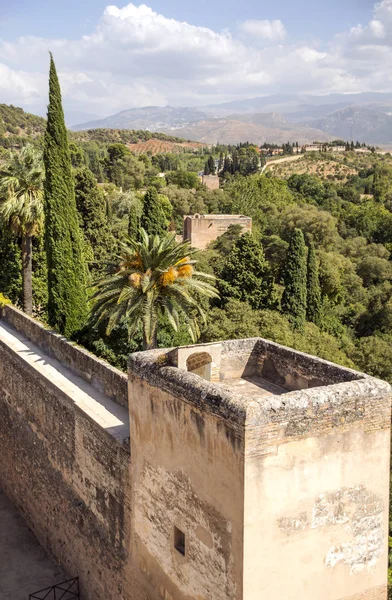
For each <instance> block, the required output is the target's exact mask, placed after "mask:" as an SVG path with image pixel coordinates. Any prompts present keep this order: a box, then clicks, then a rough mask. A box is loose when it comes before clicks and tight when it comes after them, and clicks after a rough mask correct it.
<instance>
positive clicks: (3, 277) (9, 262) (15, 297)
mask: <svg viewBox="0 0 392 600" xmlns="http://www.w3.org/2000/svg"><path fill="white" fill-rule="evenodd" d="M0 265H1V267H0V292H1V293H3V294H4V295H5V296H7V298H9V299H10V300H11V301H12V302H13V303H14V304H19V303H20V302H21V299H22V258H21V250H20V245H19V244H18V240H17V238H16V237H15V236H14V235H13V234H12V232H11V231H10V230H9V229H0Z"/></svg>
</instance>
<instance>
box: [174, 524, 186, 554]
mask: <svg viewBox="0 0 392 600" xmlns="http://www.w3.org/2000/svg"><path fill="white" fill-rule="evenodd" d="M174 547H175V549H176V550H177V552H179V553H180V554H182V556H185V533H183V532H182V531H181V529H178V527H174Z"/></svg>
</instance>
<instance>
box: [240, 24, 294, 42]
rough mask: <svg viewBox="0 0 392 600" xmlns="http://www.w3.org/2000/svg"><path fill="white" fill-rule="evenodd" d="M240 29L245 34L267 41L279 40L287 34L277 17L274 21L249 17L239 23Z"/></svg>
mask: <svg viewBox="0 0 392 600" xmlns="http://www.w3.org/2000/svg"><path fill="white" fill-rule="evenodd" d="M240 30H241V31H242V32H243V33H245V34H247V35H250V36H253V37H255V38H260V39H262V40H268V41H278V42H280V41H282V40H284V38H285V37H286V35H287V31H286V27H285V26H284V25H283V23H282V21H280V20H279V19H276V20H274V21H268V20H263V21H258V20H252V19H251V20H248V21H244V22H243V23H241V25H240Z"/></svg>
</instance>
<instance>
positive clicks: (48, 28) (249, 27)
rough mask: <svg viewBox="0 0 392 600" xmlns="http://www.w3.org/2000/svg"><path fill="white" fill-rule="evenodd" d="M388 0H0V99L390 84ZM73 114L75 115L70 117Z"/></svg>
mask: <svg viewBox="0 0 392 600" xmlns="http://www.w3.org/2000/svg"><path fill="white" fill-rule="evenodd" d="M391 46H392V0H379V1H377V2H374V1H373V0H328V1H324V2H320V1H319V0H317V1H315V0H312V1H310V0H296V2H294V1H293V0H274V1H273V2H271V1H269V2H266V1H265V0H242V2H240V1H239V0H225V1H222V0H214V2H211V0H197V1H196V0H194V1H193V2H190V1H189V0H185V1H184V0H181V1H180V0H164V1H163V0H146V4H138V3H136V2H135V3H127V2H119V1H117V3H115V4H112V5H111V4H109V3H108V2H107V1H106V2H105V1H103V0H0V102H2V103H7V104H10V103H12V104H14V105H17V106H22V107H23V108H24V109H25V110H29V111H30V112H34V113H36V114H41V115H44V114H45V110H46V104H47V74H48V63H49V55H48V52H49V50H50V51H52V52H53V55H54V59H55V62H56V65H57V70H58V73H59V77H60V83H61V86H62V91H63V101H64V107H65V110H66V114H67V115H68V117H69V120H71V121H74V122H76V121H77V120H78V119H80V120H81V121H83V120H86V119H88V118H90V117H93V116H101V117H103V116H107V115H110V114H114V113H116V112H119V111H120V110H125V109H127V108H134V107H138V106H145V105H159V106H165V105H167V104H170V105H173V106H203V105H206V104H211V103H218V102H225V101H229V100H238V99H242V98H252V97H257V96H265V95H269V94H315V95H325V94H329V93H336V92H338V93H353V92H354V93H359V92H367V91H379V92H392V68H391V67H392V52H391V50H392V48H391ZM75 119H76V121H75Z"/></svg>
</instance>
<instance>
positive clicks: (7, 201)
mask: <svg viewBox="0 0 392 600" xmlns="http://www.w3.org/2000/svg"><path fill="white" fill-rule="evenodd" d="M43 178H44V169H43V164H42V156H41V153H40V152H38V151H37V150H36V149H35V148H34V146H32V145H31V144H28V145H27V146H25V147H24V148H22V150H21V151H20V152H19V153H16V154H12V155H11V157H10V159H9V161H8V162H7V163H6V165H5V166H4V167H3V168H2V169H1V171H0V220H1V221H2V223H3V224H4V225H6V226H9V227H10V228H11V229H12V230H13V231H14V233H15V234H16V235H19V236H25V235H29V236H31V235H35V234H36V233H38V232H39V231H40V229H41V227H42V223H43V212H44V210H43V188H42V186H43Z"/></svg>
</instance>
